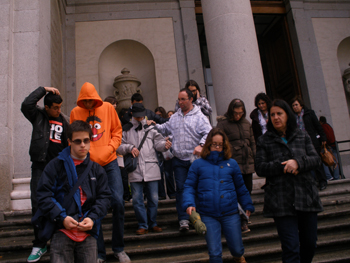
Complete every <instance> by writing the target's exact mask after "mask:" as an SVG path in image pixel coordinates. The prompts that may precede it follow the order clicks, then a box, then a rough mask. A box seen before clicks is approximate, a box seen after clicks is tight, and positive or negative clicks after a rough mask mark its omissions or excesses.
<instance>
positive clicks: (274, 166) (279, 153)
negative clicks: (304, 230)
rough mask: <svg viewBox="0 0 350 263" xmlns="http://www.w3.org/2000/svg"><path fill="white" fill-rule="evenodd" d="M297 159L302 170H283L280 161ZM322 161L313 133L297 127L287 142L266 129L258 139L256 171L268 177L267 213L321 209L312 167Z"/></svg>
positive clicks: (273, 215)
mask: <svg viewBox="0 0 350 263" xmlns="http://www.w3.org/2000/svg"><path fill="white" fill-rule="evenodd" d="M289 159H294V160H296V161H297V163H298V166H299V168H298V171H299V174H297V175H294V174H290V173H284V171H283V169H284V165H282V164H281V163H282V162H284V161H287V160H289ZM320 164H321V159H320V157H319V155H318V154H317V152H316V151H315V148H314V147H313V145H312V142H311V139H310V136H309V135H308V134H307V133H306V132H304V131H301V130H299V129H296V130H295V131H294V132H293V133H292V134H291V136H290V137H289V138H288V143H287V144H286V143H284V142H283V140H282V139H281V138H280V137H279V136H278V135H277V134H275V133H273V132H271V131H267V132H266V133H265V134H264V135H262V136H260V137H259V139H258V142H257V150H256V158H255V171H256V173H257V174H258V176H260V177H266V185H265V189H264V190H265V199H264V216H266V217H280V216H294V215H296V211H304V212H321V211H322V210H323V208H322V204H321V201H320V198H319V195H318V189H317V186H316V182H315V179H314V177H313V176H312V174H311V172H310V171H311V170H313V169H315V168H316V167H318V166H319V165H320Z"/></svg>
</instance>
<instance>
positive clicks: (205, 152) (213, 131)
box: [201, 128, 232, 160]
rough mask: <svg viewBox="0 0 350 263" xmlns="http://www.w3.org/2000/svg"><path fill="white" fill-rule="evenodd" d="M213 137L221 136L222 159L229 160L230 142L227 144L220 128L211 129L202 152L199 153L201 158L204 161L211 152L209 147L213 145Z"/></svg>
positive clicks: (227, 141) (230, 154) (224, 134)
mask: <svg viewBox="0 0 350 263" xmlns="http://www.w3.org/2000/svg"><path fill="white" fill-rule="evenodd" d="M215 135H221V136H222V139H223V145H224V147H223V151H224V158H225V159H226V160H228V159H230V158H231V156H232V153H231V146H230V142H229V140H228V138H227V135H226V133H225V132H224V131H223V130H221V129H220V128H213V129H211V131H210V132H209V133H208V136H207V139H206V140H205V144H204V145H203V149H202V152H201V157H202V158H203V159H206V158H207V156H208V155H209V154H210V152H211V151H210V146H211V144H212V143H213V137H214V136H215Z"/></svg>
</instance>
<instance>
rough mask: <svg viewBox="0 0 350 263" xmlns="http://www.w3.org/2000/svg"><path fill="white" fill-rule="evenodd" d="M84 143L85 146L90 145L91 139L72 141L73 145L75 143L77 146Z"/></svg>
mask: <svg viewBox="0 0 350 263" xmlns="http://www.w3.org/2000/svg"><path fill="white" fill-rule="evenodd" d="M82 142H83V143H84V144H89V143H90V139H89V138H85V139H84V140H81V139H76V140H74V141H72V143H74V144H76V145H80V144H81V143H82Z"/></svg>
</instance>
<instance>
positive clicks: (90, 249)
mask: <svg viewBox="0 0 350 263" xmlns="http://www.w3.org/2000/svg"><path fill="white" fill-rule="evenodd" d="M96 261H97V245H96V239H95V238H94V237H92V236H88V237H87V238H86V239H85V240H84V241H82V242H75V241H73V240H71V239H70V238H69V237H67V236H66V234H64V233H62V232H60V231H57V232H56V233H55V234H54V235H53V237H52V240H51V247H50V262H52V263H74V262H79V263H80V262H81V263H92V262H93V263H95V262H96Z"/></svg>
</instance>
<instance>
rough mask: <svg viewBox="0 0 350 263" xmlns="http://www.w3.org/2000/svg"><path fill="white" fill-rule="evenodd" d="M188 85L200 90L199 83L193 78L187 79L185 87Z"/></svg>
mask: <svg viewBox="0 0 350 263" xmlns="http://www.w3.org/2000/svg"><path fill="white" fill-rule="evenodd" d="M189 86H193V87H196V89H197V90H198V92H199V93H200V92H201V89H200V88H199V85H198V83H197V82H195V81H194V80H193V79H190V80H189V81H187V82H186V85H185V88H186V89H188V87H189Z"/></svg>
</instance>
